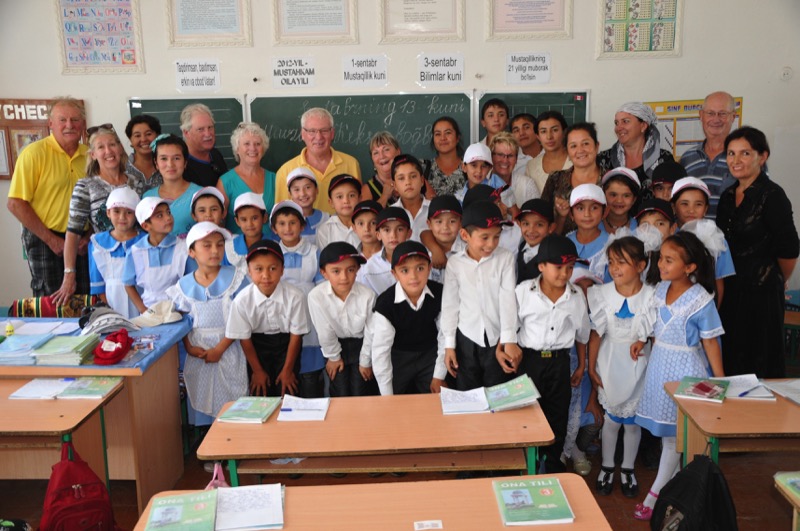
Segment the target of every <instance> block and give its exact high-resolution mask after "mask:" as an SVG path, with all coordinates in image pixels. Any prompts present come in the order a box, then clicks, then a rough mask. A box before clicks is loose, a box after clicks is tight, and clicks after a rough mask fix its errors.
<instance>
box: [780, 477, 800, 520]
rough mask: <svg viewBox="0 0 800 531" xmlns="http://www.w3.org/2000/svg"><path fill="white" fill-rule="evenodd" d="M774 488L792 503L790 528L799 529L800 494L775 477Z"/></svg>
mask: <svg viewBox="0 0 800 531" xmlns="http://www.w3.org/2000/svg"><path fill="white" fill-rule="evenodd" d="M775 488H776V489H778V492H780V493H781V494H783V497H784V498H786V501H788V502H789V503H791V504H792V529H793V530H794V531H798V530H800V496H798V495H797V493H796V492H795V491H793V490H792V488H791V487H789V486H787V485H784V484H782V483H780V482H779V481H778V480H777V479H775Z"/></svg>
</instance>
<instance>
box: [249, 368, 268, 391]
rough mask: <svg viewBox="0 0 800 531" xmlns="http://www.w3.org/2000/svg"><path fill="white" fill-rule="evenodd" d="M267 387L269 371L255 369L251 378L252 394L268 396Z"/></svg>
mask: <svg viewBox="0 0 800 531" xmlns="http://www.w3.org/2000/svg"><path fill="white" fill-rule="evenodd" d="M267 387H269V374H267V371H265V370H260V371H253V376H252V378H250V394H251V395H253V396H267Z"/></svg>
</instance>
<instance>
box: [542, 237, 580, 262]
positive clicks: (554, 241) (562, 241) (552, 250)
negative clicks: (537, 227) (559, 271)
mask: <svg viewBox="0 0 800 531" xmlns="http://www.w3.org/2000/svg"><path fill="white" fill-rule="evenodd" d="M534 260H535V261H536V263H537V264H544V263H548V264H558V265H566V264H570V263H575V262H577V263H579V264H587V265H588V264H589V261H588V260H583V259H582V258H581V257H579V256H578V249H577V248H576V247H575V243H573V241H572V240H570V239H569V238H567V237H566V236H561V235H560V234H549V235H547V236H545V237H544V239H543V240H542V243H540V244H539V253H538V254H537V255H536V257H534Z"/></svg>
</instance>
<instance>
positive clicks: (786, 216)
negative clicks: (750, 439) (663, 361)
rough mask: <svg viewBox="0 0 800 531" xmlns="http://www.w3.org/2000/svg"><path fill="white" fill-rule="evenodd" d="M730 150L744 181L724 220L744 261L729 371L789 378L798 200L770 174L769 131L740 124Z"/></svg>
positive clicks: (726, 196) (722, 213) (725, 200)
mask: <svg viewBox="0 0 800 531" xmlns="http://www.w3.org/2000/svg"><path fill="white" fill-rule="evenodd" d="M725 153H726V156H727V161H728V168H729V169H730V172H731V175H732V176H733V177H734V178H735V179H736V184H734V185H733V186H731V187H729V188H727V189H726V190H725V191H724V192H722V195H721V196H720V200H719V206H718V208H717V225H718V226H719V228H720V229H722V232H723V233H725V238H726V239H727V241H728V245H729V246H730V250H731V256H732V257H733V264H734V266H735V267H736V275H734V276H730V277H726V278H725V298H724V299H723V300H722V305H721V307H720V311H719V313H720V317H721V318H722V325H723V326H724V327H725V335H724V336H722V361H723V363H724V366H725V374H726V375H731V376H732V375H736V374H747V373H755V374H756V376H758V377H759V378H784V377H785V376H786V367H785V364H784V352H783V350H784V343H783V312H784V304H785V301H784V290H785V286H786V281H787V280H788V279H789V277H790V276H791V274H792V271H793V270H794V266H795V264H796V263H797V256H798V254H800V241H798V237H797V230H796V228H795V225H794V220H793V218H792V204H791V202H790V201H789V198H788V197H786V193H785V192H784V191H783V188H781V187H780V186H778V185H777V184H776V183H775V182H773V181H772V180H771V179H770V178H769V177H768V176H767V174H766V173H765V172H764V164H765V163H766V162H767V158H769V145H768V144H767V139H766V137H765V136H764V133H762V132H761V131H759V130H758V129H755V128H753V127H748V126H745V127H742V128H740V129H737V130H736V131H734V132H733V133H731V134H729V135H728V137H727V138H726V139H725Z"/></svg>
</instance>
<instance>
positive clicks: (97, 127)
mask: <svg viewBox="0 0 800 531" xmlns="http://www.w3.org/2000/svg"><path fill="white" fill-rule="evenodd" d="M100 129H108V130H109V131H114V125H113V124H101V125H93V126H92V127H89V128H87V129H86V134H87V135H89V136H92V135H93V134H95V133H96V132H98V131H99V130H100Z"/></svg>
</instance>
